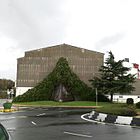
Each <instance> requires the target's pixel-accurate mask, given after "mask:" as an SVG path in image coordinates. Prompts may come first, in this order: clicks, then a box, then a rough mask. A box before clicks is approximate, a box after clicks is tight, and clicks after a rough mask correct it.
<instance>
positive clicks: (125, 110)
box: [96, 104, 136, 116]
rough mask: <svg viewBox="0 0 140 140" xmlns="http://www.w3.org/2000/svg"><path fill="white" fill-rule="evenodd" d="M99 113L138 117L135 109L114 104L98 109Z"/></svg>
mask: <svg viewBox="0 0 140 140" xmlns="http://www.w3.org/2000/svg"><path fill="white" fill-rule="evenodd" d="M96 111H97V112H101V113H105V114H111V115H119V116H136V110H135V108H133V107H131V108H130V107H127V106H125V105H119V104H118V105H116V104H112V105H110V106H104V107H101V108H97V109H96Z"/></svg>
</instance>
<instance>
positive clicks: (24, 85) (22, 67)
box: [16, 44, 104, 95]
mask: <svg viewBox="0 0 140 140" xmlns="http://www.w3.org/2000/svg"><path fill="white" fill-rule="evenodd" d="M60 57H65V58H66V59H67V61H68V63H69V65H70V67H71V69H72V70H73V72H74V73H76V74H77V75H78V76H79V78H80V79H81V80H82V81H84V82H85V83H87V84H89V81H88V80H89V79H92V78H93V76H95V75H98V73H99V72H98V70H99V68H100V66H101V65H103V63H104V54H103V53H100V52H95V51H91V50H87V49H84V48H78V47H75V46H71V45H67V44H61V45H56V46H51V47H46V48H41V49H37V50H32V51H27V52H25V56H24V57H22V58H18V59H17V79H16V95H22V94H23V93H24V92H26V91H27V90H28V89H31V88H33V87H34V86H35V85H36V84H37V83H39V82H40V81H42V80H43V78H45V77H46V76H47V75H48V74H49V73H50V72H51V71H52V70H53V68H54V67H55V65H56V63H57V61H58V59H59V58H60Z"/></svg>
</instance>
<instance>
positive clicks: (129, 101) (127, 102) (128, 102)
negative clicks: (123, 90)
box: [126, 98, 134, 105]
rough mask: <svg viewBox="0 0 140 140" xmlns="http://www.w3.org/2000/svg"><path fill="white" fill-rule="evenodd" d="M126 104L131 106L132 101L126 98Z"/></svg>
mask: <svg viewBox="0 0 140 140" xmlns="http://www.w3.org/2000/svg"><path fill="white" fill-rule="evenodd" d="M126 104H127V105H133V104H134V100H133V99H132V98H127V100H126Z"/></svg>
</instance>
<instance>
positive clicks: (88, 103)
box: [14, 101, 110, 106]
mask: <svg viewBox="0 0 140 140" xmlns="http://www.w3.org/2000/svg"><path fill="white" fill-rule="evenodd" d="M14 104H15V105H16V104H19V105H35V106H96V102H91V101H72V102H55V101H36V102H19V103H14ZM108 104H110V103H107V102H99V103H98V106H103V105H105V106H106V105H108Z"/></svg>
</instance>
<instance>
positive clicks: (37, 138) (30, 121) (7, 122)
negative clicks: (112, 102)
mask: <svg viewBox="0 0 140 140" xmlns="http://www.w3.org/2000/svg"><path fill="white" fill-rule="evenodd" d="M90 110H91V109H71V108H65V109H64V108H26V109H22V110H20V111H18V112H14V113H1V114H0V122H1V123H2V124H3V125H4V126H5V127H6V128H7V129H8V131H9V132H10V133H11V135H12V137H14V139H15V140H102V139H103V140H139V138H140V129H138V128H131V127H128V126H115V125H104V124H95V123H91V122H87V121H85V120H82V119H81V115H82V114H84V113H87V112H89V111H90Z"/></svg>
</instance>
